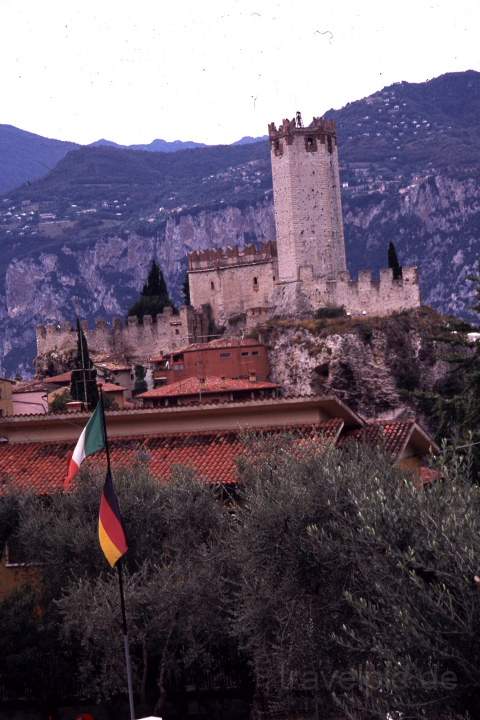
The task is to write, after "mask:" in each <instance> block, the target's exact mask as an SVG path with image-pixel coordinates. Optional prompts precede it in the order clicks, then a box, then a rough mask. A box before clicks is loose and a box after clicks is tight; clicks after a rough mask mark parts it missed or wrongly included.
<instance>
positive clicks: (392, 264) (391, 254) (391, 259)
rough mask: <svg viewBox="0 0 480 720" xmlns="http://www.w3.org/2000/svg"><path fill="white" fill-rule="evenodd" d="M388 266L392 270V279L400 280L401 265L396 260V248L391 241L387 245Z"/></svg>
mask: <svg viewBox="0 0 480 720" xmlns="http://www.w3.org/2000/svg"><path fill="white" fill-rule="evenodd" d="M388 267H389V268H391V270H392V271H393V279H394V280H400V278H401V277H402V266H401V265H400V263H399V261H398V256H397V250H396V248H395V245H394V244H393V242H390V243H389V245H388Z"/></svg>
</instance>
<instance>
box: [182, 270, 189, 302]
mask: <svg viewBox="0 0 480 720" xmlns="http://www.w3.org/2000/svg"><path fill="white" fill-rule="evenodd" d="M182 295H183V304H184V305H191V302H190V282H189V278H188V272H186V273H185V279H184V281H183V285H182Z"/></svg>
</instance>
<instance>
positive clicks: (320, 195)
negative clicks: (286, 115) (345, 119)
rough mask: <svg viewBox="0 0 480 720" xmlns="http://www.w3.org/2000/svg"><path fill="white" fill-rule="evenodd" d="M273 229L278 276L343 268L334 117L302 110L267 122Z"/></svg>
mask: <svg viewBox="0 0 480 720" xmlns="http://www.w3.org/2000/svg"><path fill="white" fill-rule="evenodd" d="M268 134H269V138H270V150H271V159H272V176H273V198H274V205H275V225H276V231H277V253H278V275H279V277H278V280H279V281H280V282H288V281H295V280H298V279H299V276H300V268H301V267H310V268H311V269H312V272H313V276H314V277H317V278H320V277H322V278H326V279H335V278H336V277H337V275H338V273H339V272H342V271H345V270H346V261H345V240H344V236H343V219H342V204H341V198H340V176H339V169H338V151H337V137H336V128H335V122H334V121H333V120H325V119H323V118H314V119H313V122H312V124H311V125H309V126H308V127H303V123H302V120H301V116H300V113H297V116H296V119H295V120H284V121H283V123H282V125H280V127H279V128H278V130H277V128H276V127H275V123H270V124H269V126H268Z"/></svg>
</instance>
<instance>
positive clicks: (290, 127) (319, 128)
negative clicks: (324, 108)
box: [268, 114, 337, 150]
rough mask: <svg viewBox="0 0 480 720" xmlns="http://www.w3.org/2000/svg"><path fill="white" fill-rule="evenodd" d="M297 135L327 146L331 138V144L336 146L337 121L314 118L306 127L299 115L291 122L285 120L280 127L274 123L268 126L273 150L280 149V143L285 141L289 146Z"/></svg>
mask: <svg viewBox="0 0 480 720" xmlns="http://www.w3.org/2000/svg"><path fill="white" fill-rule="evenodd" d="M296 135H302V136H305V139H306V140H307V139H308V138H312V139H317V140H320V143H322V144H325V142H326V139H327V138H330V140H329V142H330V143H332V141H333V143H334V144H336V142H337V126H336V123H335V120H327V119H326V118H323V117H314V118H313V120H312V122H311V123H310V125H307V126H306V127H305V126H304V125H303V124H302V121H301V116H300V115H299V114H298V115H297V118H293V119H292V120H289V119H288V118H284V120H283V121H282V124H281V125H280V126H279V127H278V129H277V126H276V125H275V123H274V122H272V123H269V125H268V137H269V140H270V144H271V146H272V149H274V150H275V149H276V150H278V149H279V145H278V143H279V141H280V140H283V139H284V140H285V141H286V143H287V145H291V144H292V143H293V138H294V137H295V136H296Z"/></svg>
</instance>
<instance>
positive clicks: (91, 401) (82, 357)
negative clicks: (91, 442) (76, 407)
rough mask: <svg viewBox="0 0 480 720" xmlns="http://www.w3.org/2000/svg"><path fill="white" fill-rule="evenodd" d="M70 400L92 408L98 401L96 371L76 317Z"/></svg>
mask: <svg viewBox="0 0 480 720" xmlns="http://www.w3.org/2000/svg"><path fill="white" fill-rule="evenodd" d="M70 395H71V398H72V400H77V401H80V402H83V403H86V404H87V406H88V409H89V410H93V409H94V408H95V407H96V405H97V403H98V388H97V371H96V369H95V368H94V366H93V363H92V361H91V360H90V353H89V351H88V343H87V338H86V337H85V334H84V332H83V330H82V327H81V325H80V320H79V319H78V318H77V354H76V356H75V368H74V369H73V370H72V378H71V383H70Z"/></svg>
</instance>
